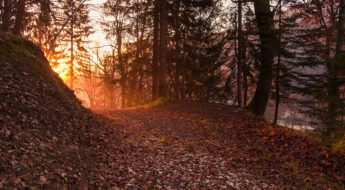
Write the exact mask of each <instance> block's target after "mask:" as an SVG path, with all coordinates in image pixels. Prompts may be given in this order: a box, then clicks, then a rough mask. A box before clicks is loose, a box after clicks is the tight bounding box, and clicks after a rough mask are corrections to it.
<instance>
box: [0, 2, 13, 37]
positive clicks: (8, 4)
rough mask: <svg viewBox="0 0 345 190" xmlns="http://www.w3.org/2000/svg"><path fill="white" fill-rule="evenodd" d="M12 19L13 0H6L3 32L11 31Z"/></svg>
mask: <svg viewBox="0 0 345 190" xmlns="http://www.w3.org/2000/svg"><path fill="white" fill-rule="evenodd" d="M10 19H11V0H4V9H3V13H2V25H1V31H2V32H9V31H10Z"/></svg>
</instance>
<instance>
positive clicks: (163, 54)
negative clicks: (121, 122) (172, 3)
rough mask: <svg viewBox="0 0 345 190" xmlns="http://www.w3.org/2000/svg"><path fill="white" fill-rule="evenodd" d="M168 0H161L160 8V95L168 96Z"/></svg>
mask: <svg viewBox="0 0 345 190" xmlns="http://www.w3.org/2000/svg"><path fill="white" fill-rule="evenodd" d="M167 16H168V13H167V0H161V8H160V50H161V51H160V65H159V96H160V97H167V95H168V94H167V90H168V84H167V78H166V74H167V65H168V63H167V62H168V61H167V35H168V23H167Z"/></svg>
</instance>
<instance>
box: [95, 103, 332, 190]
mask: <svg viewBox="0 0 345 190" xmlns="http://www.w3.org/2000/svg"><path fill="white" fill-rule="evenodd" d="M100 114H101V115H102V116H100V119H101V118H102V117H103V116H104V117H105V118H107V119H103V120H104V123H105V125H104V129H103V130H101V134H99V132H98V136H99V137H101V139H102V140H103V143H102V144H103V145H101V146H97V150H96V152H98V155H97V159H98V160H97V161H96V162H97V163H96V167H95V168H97V169H96V171H94V172H95V175H97V176H96V177H95V183H96V184H97V186H104V187H118V188H119V189H124V188H125V189H282V188H283V187H284V188H292V189H295V188H296V186H299V187H301V184H302V186H303V187H308V183H309V181H307V182H305V181H304V180H305V179H306V178H307V177H308V176H309V175H310V173H309V172H306V168H305V167H301V166H299V165H298V163H297V161H294V160H292V159H291V158H288V157H287V158H283V157H282V156H281V153H280V152H279V151H276V152H275V153H274V154H272V153H269V150H268V149H270V150H272V149H274V147H273V148H272V147H266V146H265V145H264V144H265V142H266V141H267V139H266V136H267V130H266V129H263V128H261V127H259V125H262V123H264V122H260V120H258V119H255V118H254V117H252V116H248V115H246V114H244V113H239V112H237V111H236V110H235V109H234V108H232V107H230V106H224V105H217V104H203V103H188V104H185V103H182V102H181V103H174V104H169V103H168V104H166V105H163V106H158V107H156V108H150V109H137V110H125V111H115V112H102V113H100ZM101 120H102V119H101ZM98 131H100V130H98ZM279 138H280V137H279ZM296 141H298V139H297V140H296ZM98 144H99V143H98ZM278 146H280V145H278ZM292 148H293V147H292ZM286 151H287V152H288V151H289V150H286ZM287 160H289V162H286V161H287ZM285 162H286V163H285ZM294 164H297V165H294ZM296 167H299V168H297V169H296ZM311 167H314V166H311ZM292 170H295V171H294V172H292ZM316 175H318V174H316ZM309 177H310V178H311V179H314V178H312V176H309ZM308 179H309V178H308ZM314 182H315V183H316V184H320V178H315V181H314ZM314 182H313V181H312V182H310V185H311V186H313V183H314ZM325 184H326V183H325ZM321 185H322V184H321Z"/></svg>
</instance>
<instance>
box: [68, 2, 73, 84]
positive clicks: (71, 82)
mask: <svg viewBox="0 0 345 190" xmlns="http://www.w3.org/2000/svg"><path fill="white" fill-rule="evenodd" d="M71 6H72V13H71V15H72V16H71V30H70V32H71V50H70V56H71V57H70V59H71V60H70V61H71V62H70V68H69V69H70V70H69V72H70V88H71V89H72V90H73V85H74V7H73V6H74V4H73V1H72V5H71Z"/></svg>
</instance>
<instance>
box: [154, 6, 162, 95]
mask: <svg viewBox="0 0 345 190" xmlns="http://www.w3.org/2000/svg"><path fill="white" fill-rule="evenodd" d="M154 3H155V5H154V10H153V11H154V15H153V18H154V20H153V58H152V101H156V100H157V99H158V96H159V88H158V86H159V84H158V79H159V72H158V69H159V12H160V0H155V2H154Z"/></svg>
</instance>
